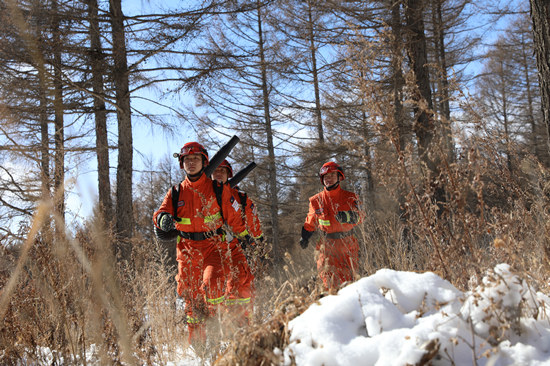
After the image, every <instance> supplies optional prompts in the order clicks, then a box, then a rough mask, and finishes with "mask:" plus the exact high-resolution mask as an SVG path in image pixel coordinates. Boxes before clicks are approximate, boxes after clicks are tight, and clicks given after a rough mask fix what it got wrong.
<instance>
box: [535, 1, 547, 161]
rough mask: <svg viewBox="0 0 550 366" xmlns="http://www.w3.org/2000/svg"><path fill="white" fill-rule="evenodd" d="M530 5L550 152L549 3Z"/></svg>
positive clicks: (536, 2)
mask: <svg viewBox="0 0 550 366" xmlns="http://www.w3.org/2000/svg"><path fill="white" fill-rule="evenodd" d="M530 5H531V20H532V21H533V40H534V44H535V55H536V59H537V68H538V70H539V84H540V95H541V105H542V116H543V121H544V124H545V125H546V132H547V136H546V137H547V148H548V151H549V152H550V3H549V2H548V0H530Z"/></svg>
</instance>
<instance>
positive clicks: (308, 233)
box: [300, 227, 313, 249]
mask: <svg viewBox="0 0 550 366" xmlns="http://www.w3.org/2000/svg"><path fill="white" fill-rule="evenodd" d="M312 235H313V231H307V230H306V228H305V227H302V237H301V238H300V246H301V247H302V249H306V248H307V245H308V243H309V238H311V236H312Z"/></svg>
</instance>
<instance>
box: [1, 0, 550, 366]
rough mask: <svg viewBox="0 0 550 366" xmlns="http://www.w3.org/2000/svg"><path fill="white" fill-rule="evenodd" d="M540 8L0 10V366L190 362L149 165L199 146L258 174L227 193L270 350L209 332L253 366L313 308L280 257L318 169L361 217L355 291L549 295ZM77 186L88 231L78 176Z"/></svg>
mask: <svg viewBox="0 0 550 366" xmlns="http://www.w3.org/2000/svg"><path fill="white" fill-rule="evenodd" d="M145 10H147V11H145ZM548 11H549V8H548V5H547V4H544V2H543V1H536V0H531V1H530V3H527V2H520V1H500V2H493V1H488V2H479V1H468V0H429V1H419V0H403V1H401V0H387V1H345V2H341V1H314V0H307V1H293V0H268V1H261V0H258V1H231V0H228V1H218V0H213V1H201V2H199V1H196V2H177V1H176V2H174V3H173V4H172V3H170V2H164V3H155V2H153V1H150V2H142V3H141V4H140V5H139V6H138V4H136V3H133V2H121V1H120V0H111V1H98V0H81V1H61V0H47V1H45V0H40V1H34V0H31V1H16V0H4V1H0V18H1V22H0V44H1V47H0V69H1V72H0V85H1V87H0V119H1V125H0V126H1V127H0V140H1V141H2V144H1V148H0V150H1V155H0V193H1V194H0V202H1V206H0V239H1V244H2V245H1V246H0V251H1V252H2V255H1V256H0V286H1V293H0V315H1V317H2V319H3V322H2V325H1V328H0V349H2V350H3V352H2V353H0V360H1V361H2V362H3V363H7V364H15V363H16V362H17V361H18V360H21V359H33V357H34V359H35V360H40V357H41V356H40V352H39V351H38V350H39V349H40V347H48V348H49V349H51V350H55V352H56V353H55V354H56V355H57V356H56V357H59V359H63V360H64V362H65V363H71V362H70V361H68V360H73V361H74V363H79V362H78V360H82V359H83V358H85V357H84V355H85V353H86V352H87V351H88V350H89V347H90V346H91V345H94V347H96V348H97V349H99V350H100V351H99V352H98V354H99V355H100V357H101V358H102V361H105V364H118V363H135V362H138V363H139V362H145V363H152V362H158V361H159V357H161V355H162V352H160V350H161V349H162V348H163V347H166V345H176V344H184V343H185V327H184V322H183V321H182V316H181V313H178V312H177V311H176V307H175V306H174V302H175V294H174V287H175V285H174V282H173V276H174V274H175V269H174V265H175V254H174V252H175V247H174V243H169V242H168V243H167V242H161V241H158V240H157V239H156V238H155V237H154V234H153V226H152V220H151V217H152V213H153V212H154V211H155V210H156V209H157V208H158V206H159V205H160V203H161V202H162V198H163V197H164V195H165V194H166V192H167V190H168V189H169V188H170V187H171V186H172V185H173V184H175V183H177V182H179V181H180V180H181V179H182V178H183V177H182V173H181V171H180V170H179V169H178V166H177V162H176V161H175V159H174V158H172V156H171V155H170V152H169V151H167V148H166V146H167V145H169V146H170V147H172V146H176V149H179V147H181V146H182V145H183V144H184V143H185V142H188V141H199V142H201V143H202V144H204V145H205V146H206V147H207V148H208V150H209V152H210V154H211V155H213V154H214V153H215V152H216V151H217V149H219V147H220V146H222V145H223V144H224V143H225V142H226V141H227V140H229V138H230V137H231V136H233V135H237V136H238V137H239V138H240V143H239V144H238V145H237V146H236V147H235V148H234V149H233V151H232V153H231V154H230V157H229V160H230V162H231V163H232V164H233V168H234V169H235V170H238V169H239V168H242V167H244V166H245V165H246V164H248V163H249V162H251V161H254V162H255V163H256V164H258V166H257V168H256V169H255V170H254V171H253V172H252V173H251V174H250V175H249V176H248V177H247V178H246V179H245V180H244V181H243V182H242V184H241V185H240V187H241V189H243V190H244V191H245V192H247V193H248V195H249V196H250V197H251V198H252V199H253V200H254V202H255V203H256V204H257V206H258V211H259V213H260V218H261V220H262V226H263V230H264V233H265V234H266V237H267V238H268V243H269V250H270V253H269V257H270V259H271V260H270V264H269V266H268V267H267V268H265V269H264V270H263V272H262V273H260V274H259V276H258V285H257V286H258V298H259V300H258V301H257V303H256V309H255V314H254V319H255V324H252V325H251V329H254V326H257V327H259V328H262V329H263V332H262V331H258V332H255V333H253V334H255V337H256V338H254V341H255V342H256V344H260V345H261V346H260V348H262V349H263V350H264V352H263V353H261V352H258V351H257V349H256V348H257V347H256V348H254V349H252V348H247V347H244V346H242V344H243V342H244V343H245V344H246V342H250V341H251V338H250V337H243V334H242V332H243V331H244V330H241V331H240V332H236V333H234V334H224V335H223V336H224V339H229V340H231V342H234V344H237V345H238V344H241V348H240V349H241V350H243V349H244V350H245V351H243V352H248V354H247V359H251V360H256V359H255V358H254V357H258V358H260V359H261V358H262V357H264V358H265V359H268V356H266V354H268V353H269V352H268V351H267V350H272V349H273V347H275V346H278V347H280V346H282V345H284V342H285V341H286V340H285V333H284V326H281V324H284V322H285V321H287V320H288V319H289V317H291V315H292V314H296V313H299V312H300V310H301V309H302V310H303V308H304V307H305V306H307V304H309V303H311V302H312V301H315V299H316V297H317V296H319V293H320V289H319V288H318V287H317V286H316V283H315V281H314V276H315V264H314V260H315V258H314V256H315V255H314V251H313V248H311V247H310V248H309V249H307V250H305V251H303V250H301V249H300V248H299V246H298V245H297V243H298V239H299V235H300V231H301V226H302V224H303V221H304V218H305V215H306V213H307V208H308V197H310V196H311V195H313V194H315V193H317V192H318V191H320V190H321V188H322V186H321V185H320V182H319V178H318V176H317V172H318V169H319V167H320V166H321V165H322V164H323V163H324V162H326V161H329V160H333V161H337V162H338V163H339V164H340V165H341V166H342V167H343V168H344V170H345V174H346V180H345V181H344V183H343V186H344V187H345V188H346V189H348V190H352V191H354V192H356V193H358V194H359V195H360V197H361V200H362V202H363V207H364V210H365V212H366V214H367V219H366V220H365V222H364V223H363V224H362V227H361V238H360V242H361V246H362V249H361V251H362V263H363V265H362V268H360V271H359V273H358V274H357V276H358V277H362V276H366V275H368V274H372V273H374V272H376V270H378V269H380V268H392V269H396V270H404V271H419V272H424V271H433V272H435V273H437V274H438V275H440V276H441V277H443V278H444V279H446V280H448V281H450V282H451V283H452V284H453V285H455V286H456V287H457V288H459V289H467V288H469V287H470V286H472V285H473V284H475V283H476V281H477V280H479V275H480V274H481V273H482V272H483V271H484V270H485V269H487V268H492V267H493V266H494V265H495V264H498V263H501V262H507V263H509V264H510V265H511V266H512V268H513V269H514V270H515V271H517V272H518V273H523V274H525V275H526V276H528V277H529V278H530V279H531V280H532V281H533V282H534V283H535V284H536V285H537V286H538V287H539V288H540V289H541V290H547V287H548V283H547V278H548V277H549V274H550V266H549V259H550V221H549V213H550V211H549V209H550V183H548V182H549V179H548V177H549V174H550V170H549V168H550V149H549V146H550V144H549V134H548V131H549V128H550V127H549V126H550V97H549V96H550V64H549V60H548V54H549V52H548V50H547V49H546V51H544V48H542V50H541V47H543V46H544V44H545V43H544V39H546V40H548V39H550V30H549V28H548V19H549V17H548V14H549V13H548ZM541 14H542V16H541ZM544 14H546V16H545V15H544ZM541 19H546V22H544V21H541ZM545 37H546V38H545ZM541 40H542V41H541ZM546 46H548V43H546ZM544 55H546V56H544ZM545 57H546V59H545ZM143 136H145V137H143ZM143 140H145V141H146V143H145V144H144V143H143ZM174 141H175V142H174ZM143 145H148V146H143ZM152 147H153V149H152ZM154 147H157V149H156V150H155V149H154ZM151 151H152V152H151ZM156 151H158V153H156ZM172 152H173V151H172ZM87 170H91V171H92V176H93V177H94V178H93V180H94V181H93V184H94V185H95V190H94V193H93V194H91V196H92V197H93V202H94V205H93V208H92V210H91V213H87V214H86V215H85V216H83V215H82V214H81V213H80V212H79V211H78V207H79V206H78V203H77V204H75V197H76V196H78V195H77V194H76V193H75V191H76V186H77V183H76V181H77V179H78V174H75V172H82V171H87ZM95 192H96V193H95ZM289 303H292V307H291V308H292V309H293V310H292V311H289V310H288V309H289ZM151 309H156V310H155V311H151ZM247 331H248V332H249V333H248V334H252V333H251V332H252V330H250V329H249V330H247ZM237 353H238V352H236V354H237ZM212 357H213V358H215V357H216V350H213V351H212ZM235 357H237V356H235ZM102 364H103V362H102ZM251 364H257V363H251Z"/></svg>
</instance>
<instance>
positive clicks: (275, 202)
mask: <svg viewBox="0 0 550 366" xmlns="http://www.w3.org/2000/svg"><path fill="white" fill-rule="evenodd" d="M258 37H259V38H258V44H259V52H260V67H261V74H262V94H263V105H264V117H265V132H266V137H267V150H268V174H269V190H270V195H271V197H270V198H271V200H270V201H271V206H270V212H271V227H272V231H273V233H272V235H273V251H274V253H273V255H274V256H275V258H279V254H281V253H280V243H279V198H278V191H279V190H278V187H277V170H276V169H277V167H276V165H275V146H274V144H273V130H272V128H271V114H270V107H269V90H268V89H267V67H266V61H265V54H264V39H263V34H262V13H261V6H260V4H259V3H258Z"/></svg>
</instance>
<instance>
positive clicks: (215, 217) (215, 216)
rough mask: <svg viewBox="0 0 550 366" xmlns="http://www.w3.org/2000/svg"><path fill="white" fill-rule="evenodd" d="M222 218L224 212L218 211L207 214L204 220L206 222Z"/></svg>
mask: <svg viewBox="0 0 550 366" xmlns="http://www.w3.org/2000/svg"><path fill="white" fill-rule="evenodd" d="M221 218H222V214H221V213H220V212H219V211H218V213H216V214H215V215H211V216H206V217H205V218H204V222H205V223H206V224H208V223H210V222H212V221H214V220H218V219H221Z"/></svg>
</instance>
